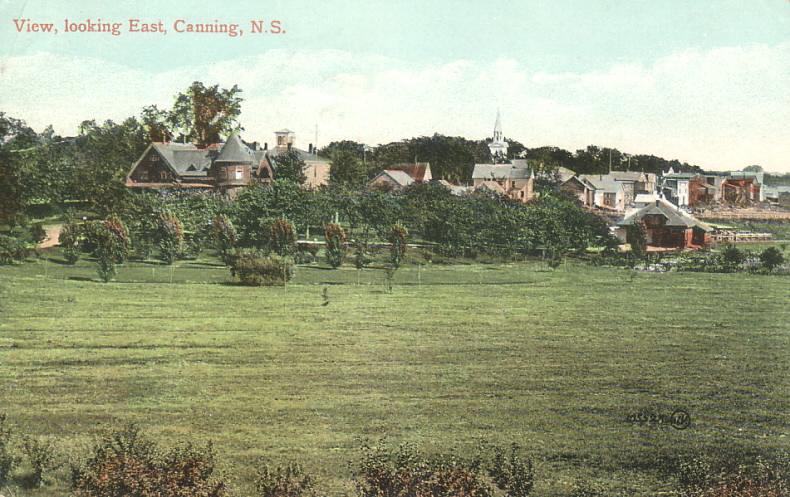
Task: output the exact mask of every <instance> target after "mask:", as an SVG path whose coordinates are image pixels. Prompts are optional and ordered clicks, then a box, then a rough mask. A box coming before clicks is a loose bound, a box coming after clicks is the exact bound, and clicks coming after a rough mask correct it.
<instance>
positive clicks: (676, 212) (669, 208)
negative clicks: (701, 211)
mask: <svg viewBox="0 0 790 497" xmlns="http://www.w3.org/2000/svg"><path fill="white" fill-rule="evenodd" d="M655 214H658V215H661V216H664V217H665V218H666V219H667V222H666V225H667V226H677V227H685V228H700V229H702V230H705V231H712V230H713V228H711V227H710V226H709V225H707V224H705V223H703V222H702V221H699V220H697V219H696V218H694V217H692V216H691V215H689V214H686V213H685V212H683V211H681V210H680V209H678V208H677V207H675V206H674V205H672V204H671V203H669V202H667V201H666V200H665V199H659V200H657V201H655V202H652V203H650V204H649V205H647V206H645V207H642V208H641V209H639V210H638V211H636V212H634V213H633V214H631V215H630V216H627V217H626V218H625V219H623V220H622V221H620V222H618V223H617V224H618V225H620V226H628V225H630V224H635V223H636V222H637V221H640V220H642V218H644V217H645V216H648V215H655Z"/></svg>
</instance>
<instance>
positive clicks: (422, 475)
mask: <svg viewBox="0 0 790 497" xmlns="http://www.w3.org/2000/svg"><path fill="white" fill-rule="evenodd" d="M354 484H355V486H356V488H357V493H358V495H359V496H360V497H412V496H414V497H491V496H493V495H494V494H493V492H492V490H491V487H490V485H489V484H488V482H487V481H486V479H485V475H484V474H483V471H482V468H481V462H480V461H479V460H464V459H461V458H458V457H456V456H438V457H426V456H425V455H423V454H421V453H420V452H419V451H417V450H416V449H415V448H413V447H412V446H410V445H401V446H400V447H398V448H397V449H395V450H391V449H389V448H388V447H386V446H384V445H383V444H381V443H379V444H377V445H375V446H372V447H371V446H368V445H366V446H364V447H363V448H362V457H361V458H360V460H359V462H358V463H357V467H356V468H355V471H354Z"/></svg>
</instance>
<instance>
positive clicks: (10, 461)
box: [0, 413, 18, 485]
mask: <svg viewBox="0 0 790 497" xmlns="http://www.w3.org/2000/svg"><path fill="white" fill-rule="evenodd" d="M12 436H13V432H12V431H11V427H10V426H9V425H8V418H7V417H6V415H5V413H0V485H4V484H5V483H6V482H8V478H9V476H10V475H11V471H13V469H14V467H15V466H16V464H17V462H18V461H17V458H16V456H14V454H13V452H12V450H11V443H12Z"/></svg>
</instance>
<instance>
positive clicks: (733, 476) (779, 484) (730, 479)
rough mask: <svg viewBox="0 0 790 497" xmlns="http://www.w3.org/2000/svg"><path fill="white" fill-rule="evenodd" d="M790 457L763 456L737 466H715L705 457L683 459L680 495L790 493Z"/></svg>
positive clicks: (773, 496) (738, 496)
mask: <svg viewBox="0 0 790 497" xmlns="http://www.w3.org/2000/svg"><path fill="white" fill-rule="evenodd" d="M789 463H790V460H788V458H787V455H784V459H783V460H779V461H772V462H770V463H768V462H766V461H765V460H763V459H758V460H757V461H755V462H753V463H750V464H741V465H739V466H738V467H736V468H732V469H727V468H720V469H716V470H714V469H713V465H712V464H711V463H710V462H709V461H707V460H704V459H692V460H690V461H683V462H682V463H681V465H680V468H679V473H678V484H679V487H680V488H679V492H678V495H679V496H680V497H781V496H786V495H790V477H789V476H788V475H790V472H789V471H788V470H790V466H789Z"/></svg>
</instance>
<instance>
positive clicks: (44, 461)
mask: <svg viewBox="0 0 790 497" xmlns="http://www.w3.org/2000/svg"><path fill="white" fill-rule="evenodd" d="M22 448H23V449H24V451H25V455H27V458H28V460H29V461H30V467H31V468H32V469H33V472H32V473H31V475H30V484H31V486H35V487H40V486H41V485H42V483H43V482H44V472H45V471H47V470H49V469H51V468H52V461H53V459H54V458H55V448H54V446H53V445H52V442H50V441H48V440H44V439H40V438H33V437H25V439H24V442H23V444H22Z"/></svg>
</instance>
